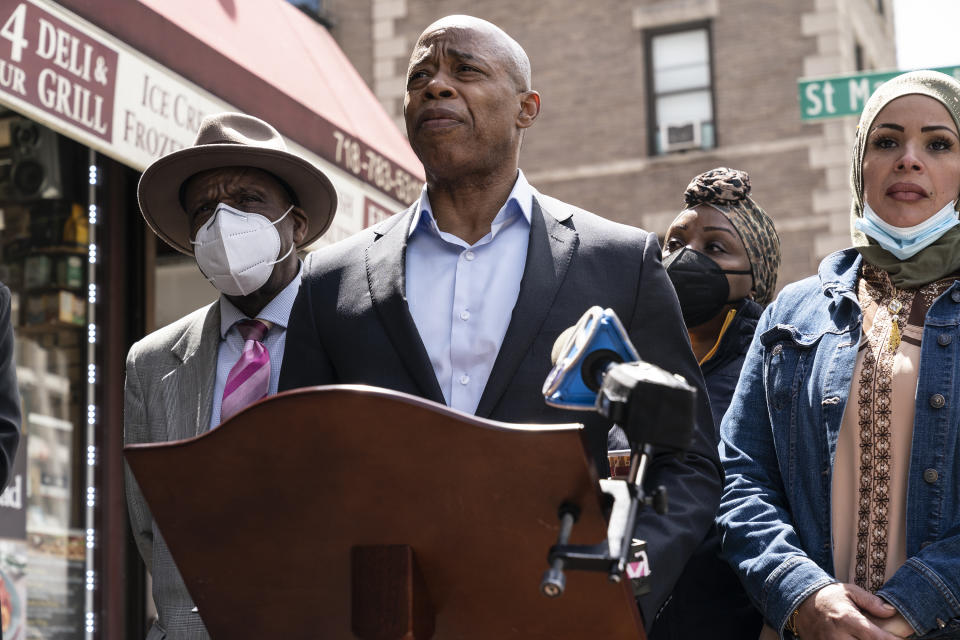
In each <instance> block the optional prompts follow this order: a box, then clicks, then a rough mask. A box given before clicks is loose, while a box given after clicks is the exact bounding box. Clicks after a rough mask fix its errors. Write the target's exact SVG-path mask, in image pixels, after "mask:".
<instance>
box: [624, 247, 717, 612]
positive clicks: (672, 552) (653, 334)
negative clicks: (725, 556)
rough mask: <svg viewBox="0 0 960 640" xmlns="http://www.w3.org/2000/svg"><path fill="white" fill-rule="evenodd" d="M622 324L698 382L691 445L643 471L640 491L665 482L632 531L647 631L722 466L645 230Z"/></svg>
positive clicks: (673, 301) (700, 526)
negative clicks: (657, 505)
mask: <svg viewBox="0 0 960 640" xmlns="http://www.w3.org/2000/svg"><path fill="white" fill-rule="evenodd" d="M628 327H629V328H628V330H629V332H630V338H631V339H632V340H633V343H634V345H635V346H636V348H637V351H638V352H639V354H640V357H641V358H642V359H643V360H646V361H647V362H650V363H652V364H655V365H657V366H659V367H662V368H663V369H665V370H667V371H670V372H672V373H678V374H680V375H681V376H683V377H684V378H685V379H686V380H687V382H689V383H690V384H691V385H693V386H694V387H696V389H697V398H696V403H697V406H696V412H695V417H696V424H695V426H694V431H693V437H692V441H691V444H690V449H689V450H688V451H687V452H686V453H685V454H683V456H681V457H678V456H677V455H676V454H674V453H672V452H669V451H657V452H656V453H655V455H654V458H653V462H652V464H651V465H650V467H649V470H648V472H647V476H646V478H645V485H646V490H647V491H651V490H653V489H654V488H655V487H657V486H658V485H663V486H664V487H666V488H667V496H668V500H669V509H668V512H667V513H666V514H665V515H659V514H657V513H656V512H655V511H653V510H652V509H645V510H643V511H642V512H641V513H640V516H639V518H640V519H639V522H638V523H637V530H636V534H637V537H639V538H641V539H643V540H646V542H647V555H648V556H649V559H650V570H651V576H650V579H651V586H652V590H651V592H650V593H649V594H647V595H645V596H642V597H640V598H639V600H638V603H639V605H640V611H641V613H642V614H643V619H644V623H645V625H646V627H647V629H648V630H649V629H650V627H651V626H652V624H653V621H654V619H655V618H656V615H657V612H658V611H659V610H660V607H661V606H662V605H663V603H664V602H665V601H666V599H667V597H668V596H669V595H670V592H671V591H672V590H673V586H674V584H675V583H676V581H677V579H678V578H679V577H680V573H681V572H682V570H683V567H684V565H685V564H686V562H687V560H688V559H689V558H690V556H691V555H692V554H693V552H694V551H695V550H696V548H697V546H698V545H699V544H700V542H701V541H702V540H703V538H704V536H705V535H706V533H707V531H708V529H709V527H710V524H711V523H712V522H713V519H714V515H715V514H716V510H717V505H718V504H719V502H720V493H721V490H722V487H723V470H722V467H721V466H720V459H719V454H718V451H717V435H716V429H715V428H714V425H713V416H712V414H711V412H710V403H709V400H708V397H707V391H706V388H705V385H704V382H703V375H702V374H701V373H700V366H699V365H698V364H697V361H696V359H695V358H694V356H693V351H692V349H691V347H690V339H689V337H688V336H687V331H686V328H685V326H684V323H683V319H682V317H681V315H680V304H679V303H678V302H677V296H676V293H675V291H674V289H673V285H672V284H671V283H670V280H669V278H667V275H666V272H665V271H664V269H663V266H662V265H661V264H660V246H659V244H658V242H657V238H656V236H655V235H654V234H652V233H651V234H648V235H647V239H646V243H645V246H644V249H643V265H642V267H641V273H640V282H639V286H638V289H637V296H636V304H635V308H634V313H633V317H632V318H631V319H630V322H629V325H628Z"/></svg>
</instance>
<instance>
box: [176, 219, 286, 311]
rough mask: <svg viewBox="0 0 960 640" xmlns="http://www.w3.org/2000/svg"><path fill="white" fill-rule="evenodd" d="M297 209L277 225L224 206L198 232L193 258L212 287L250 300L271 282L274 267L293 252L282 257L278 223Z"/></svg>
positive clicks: (192, 242) (194, 241)
mask: <svg viewBox="0 0 960 640" xmlns="http://www.w3.org/2000/svg"><path fill="white" fill-rule="evenodd" d="M292 209H293V205H290V208H289V209H287V210H286V211H284V212H283V215H282V216H280V217H279V218H278V219H277V220H276V222H271V221H270V220H269V219H268V218H267V217H266V216H263V215H260V214H259V213H247V212H245V211H240V210H238V209H234V208H233V207H231V206H230V205H228V204H224V203H222V202H221V203H220V204H218V205H217V209H216V210H215V211H214V212H213V215H212V216H210V219H209V220H208V221H206V222H204V223H203V226H202V227H200V230H199V231H197V238H196V240H191V241H190V242H191V244H193V254H194V256H195V257H196V259H197V266H199V267H200V271H201V272H202V273H203V275H204V276H206V278H207V280H209V281H210V284H212V285H213V286H215V287H216V288H217V289H219V290H220V291H221V292H223V293H225V294H226V295H228V296H246V295H249V294H251V293H253V292H254V291H256V290H257V289H259V288H260V287H262V286H263V285H264V284H266V282H267V280H269V279H270V274H271V273H273V265H275V264H277V263H278V262H280V261H282V260H284V259H285V258H286V257H287V256H289V255H290V253H291V252H292V251H293V245H292V244H291V245H290V250H289V251H287V253H285V254H284V256H283V257H282V258H278V257H277V256H278V255H280V247H281V241H280V233H279V232H278V231H277V227H276V225H277V223H279V222H280V221H281V220H283V219H284V218H285V217H287V214H288V213H290V211H291V210H292Z"/></svg>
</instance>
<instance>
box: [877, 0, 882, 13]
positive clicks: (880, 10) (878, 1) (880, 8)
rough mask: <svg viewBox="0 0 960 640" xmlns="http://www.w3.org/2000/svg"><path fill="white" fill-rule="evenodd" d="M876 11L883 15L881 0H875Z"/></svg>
mask: <svg viewBox="0 0 960 640" xmlns="http://www.w3.org/2000/svg"><path fill="white" fill-rule="evenodd" d="M877 13H879V14H880V15H883V0H877Z"/></svg>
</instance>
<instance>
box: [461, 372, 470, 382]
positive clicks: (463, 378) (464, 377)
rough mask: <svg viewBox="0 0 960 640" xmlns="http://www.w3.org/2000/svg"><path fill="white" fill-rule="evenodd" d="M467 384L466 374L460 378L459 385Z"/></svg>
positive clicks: (467, 377) (468, 378)
mask: <svg viewBox="0 0 960 640" xmlns="http://www.w3.org/2000/svg"><path fill="white" fill-rule="evenodd" d="M468 382H470V376H468V375H467V374H463V375H462V376H460V384H467V383H468Z"/></svg>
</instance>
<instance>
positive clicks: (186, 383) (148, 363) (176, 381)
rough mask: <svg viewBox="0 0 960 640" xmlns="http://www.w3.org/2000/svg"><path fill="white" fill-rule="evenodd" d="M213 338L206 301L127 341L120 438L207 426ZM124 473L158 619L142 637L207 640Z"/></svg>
mask: <svg viewBox="0 0 960 640" xmlns="http://www.w3.org/2000/svg"><path fill="white" fill-rule="evenodd" d="M219 343H220V305H219V304H218V303H213V304H211V305H209V306H207V307H204V308H202V309H198V310H197V311H194V312H193V313H191V314H190V315H188V316H186V317H184V318H181V319H180V320H177V321H176V322H174V323H172V324H170V325H167V326H166V327H164V328H162V329H159V330H157V331H155V332H153V333H151V334H150V335H148V336H147V337H145V338H144V339H143V340H141V341H140V342H137V343H136V344H134V345H133V346H132V347H131V348H130V352H129V353H128V354H127V378H126V384H125V387H124V391H125V393H124V412H123V439H124V443H126V444H133V443H142V442H164V441H167V440H181V439H183V438H192V437H193V436H196V435H200V434H201V433H203V432H204V431H206V430H207V428H208V427H209V425H210V411H211V410H212V407H213V386H214V376H215V373H216V363H217V347H218V345H219ZM125 473H126V490H127V509H128V511H129V513H130V523H131V525H132V526H133V536H134V539H135V540H136V542H137V547H138V549H139V550H140V555H141V557H142V558H143V561H144V562H145V563H146V565H147V569H149V570H150V573H151V574H152V575H153V599H154V602H155V603H156V605H157V613H158V620H156V621H155V622H154V624H153V627H152V628H151V629H150V632H149V633H148V634H147V638H148V639H149V640H161V639H163V638H171V639H177V640H181V639H183V640H207V639H208V638H209V635H208V634H207V632H206V629H205V628H204V626H203V622H202V621H201V620H200V616H199V614H198V613H197V612H195V611H193V609H194V605H193V601H192V600H191V598H190V594H189V593H187V588H186V586H185V585H184V584H183V580H182V579H181V577H180V572H179V571H178V570H177V567H176V565H175V564H174V562H173V558H172V557H171V555H170V550H169V549H168V548H167V545H166V543H165V542H164V541H163V537H162V536H161V535H160V532H159V530H158V529H157V525H156V523H155V522H154V521H153V516H152V514H151V513H150V508H149V507H148V506H147V503H146V501H145V500H144V498H143V495H142V494H141V493H140V488H139V487H138V486H137V482H136V480H135V479H134V478H133V474H132V473H131V472H130V469H129V467H125Z"/></svg>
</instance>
